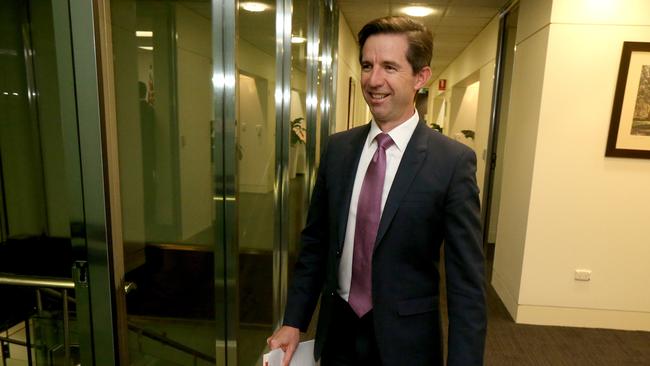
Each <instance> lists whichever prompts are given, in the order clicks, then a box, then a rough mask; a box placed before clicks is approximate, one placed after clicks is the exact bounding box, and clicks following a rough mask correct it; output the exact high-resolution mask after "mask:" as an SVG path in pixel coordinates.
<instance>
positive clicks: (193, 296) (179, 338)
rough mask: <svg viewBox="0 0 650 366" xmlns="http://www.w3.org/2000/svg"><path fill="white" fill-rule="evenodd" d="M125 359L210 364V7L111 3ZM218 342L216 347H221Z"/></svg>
mask: <svg viewBox="0 0 650 366" xmlns="http://www.w3.org/2000/svg"><path fill="white" fill-rule="evenodd" d="M111 19H112V39H113V54H114V70H115V74H114V80H115V95H116V111H117V137H118V151H119V166H120V190H121V204H122V226H123V242H124V252H123V253H122V255H123V260H124V268H125V279H126V281H127V282H132V283H134V284H135V286H134V287H133V288H135V289H134V290H133V291H130V292H128V294H127V295H126V305H127V314H126V318H127V320H126V321H127V322H128V328H129V333H128V335H127V337H128V345H129V360H130V361H129V362H130V364H139V363H146V362H165V364H179V365H187V364H198V365H202V364H206V365H207V364H212V365H214V364H215V362H216V361H215V360H216V357H215V352H220V350H219V349H217V350H216V351H215V343H216V342H215V340H216V339H217V329H222V328H223V326H222V325H218V324H216V321H215V311H224V310H223V309H222V308H221V309H219V307H218V306H217V307H216V308H217V310H215V291H223V288H221V287H220V284H216V285H215V283H216V282H215V270H214V250H215V227H214V222H215V218H214V199H213V195H212V192H213V191H214V182H213V176H214V174H213V161H212V143H213V141H212V137H213V136H214V133H213V131H212V120H213V117H212V116H213V115H214V107H213V92H212V81H211V80H212V40H211V31H212V28H211V22H212V6H211V3H210V2H208V1H134V0H123V1H114V2H111ZM221 351H223V350H221Z"/></svg>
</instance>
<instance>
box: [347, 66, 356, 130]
mask: <svg viewBox="0 0 650 366" xmlns="http://www.w3.org/2000/svg"><path fill="white" fill-rule="evenodd" d="M355 94H356V82H355V80H354V79H353V78H352V77H351V76H350V78H349V79H348V121H347V127H348V130H349V129H350V128H352V127H354V110H355V107H356V106H355V104H356V103H355V102H356V95H355Z"/></svg>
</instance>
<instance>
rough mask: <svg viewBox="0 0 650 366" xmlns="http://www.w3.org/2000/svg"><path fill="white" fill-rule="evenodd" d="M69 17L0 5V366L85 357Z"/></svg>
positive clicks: (62, 6) (37, 4)
mask: <svg viewBox="0 0 650 366" xmlns="http://www.w3.org/2000/svg"><path fill="white" fill-rule="evenodd" d="M69 10H70V9H69V7H68V3H67V2H65V1H54V0H51V1H21V0H7V1H2V2H0V75H1V76H0V196H1V197H0V221H1V222H2V223H1V225H0V272H2V273H0V277H1V278H2V280H0V344H1V345H2V350H3V352H2V354H1V355H0V357H2V361H3V364H12V362H14V364H27V363H31V362H34V363H35V364H37V365H38V364H41V365H45V364H53V363H54V362H58V363H57V364H67V365H70V364H73V363H74V364H78V363H79V362H81V360H82V354H83V355H84V357H85V359H86V360H88V359H89V358H88V357H92V349H91V347H92V345H91V343H90V342H89V341H88V340H89V339H90V330H89V326H90V324H89V322H90V318H89V316H90V313H89V308H88V302H87V301H85V300H87V299H88V291H87V290H88V287H87V286H84V288H83V289H81V288H79V287H77V289H76V290H74V288H75V284H74V282H73V279H72V269H73V263H74V262H75V261H79V260H81V261H83V260H85V259H86V240H85V232H86V230H85V220H84V208H83V193H82V189H83V188H82V175H81V170H80V141H79V137H78V122H77V115H76V108H77V105H76V100H75V82H76V81H75V79H74V70H73V65H74V62H73V52H72V50H73V47H72V44H71V39H72V37H71V28H70V27H71V25H70V24H71V18H70V16H69V14H70V11H69ZM86 31H88V30H86ZM90 31H92V30H90ZM84 268H86V267H84ZM84 273H85V272H84ZM53 278H54V280H53ZM86 284H87V283H86Z"/></svg>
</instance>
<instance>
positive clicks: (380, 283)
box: [284, 122, 487, 366]
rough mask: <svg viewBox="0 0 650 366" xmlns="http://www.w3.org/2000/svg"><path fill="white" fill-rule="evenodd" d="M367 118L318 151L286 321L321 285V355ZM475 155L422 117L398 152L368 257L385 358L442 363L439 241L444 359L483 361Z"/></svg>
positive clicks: (311, 302)
mask: <svg viewBox="0 0 650 366" xmlns="http://www.w3.org/2000/svg"><path fill="white" fill-rule="evenodd" d="M369 130H370V125H369V124H367V125H365V126H361V127H358V128H354V129H352V130H349V131H346V132H342V133H338V134H335V135H332V136H331V137H330V139H329V142H328V146H327V151H326V152H325V153H324V154H323V156H322V157H321V163H320V167H319V170H318V177H317V180H316V184H315V187H314V192H313V195H312V199H311V204H310V208H309V213H308V217H307V224H306V226H305V229H304V230H303V232H302V250H301V252H300V256H299V258H298V262H297V264H296V267H295V271H294V278H293V282H292V285H291V287H290V289H289V293H288V298H287V306H286V310H285V318H284V324H285V325H291V326H294V327H297V328H300V329H301V330H302V331H305V330H306V329H307V327H308V325H309V322H310V319H311V316H312V313H313V311H314V308H315V306H316V303H317V302H318V298H319V295H320V294H321V293H322V299H321V307H320V315H319V321H318V330H317V334H316V346H315V350H314V356H315V357H316V359H318V358H320V354H321V351H322V349H323V344H324V340H325V339H326V337H327V333H328V325H329V323H330V319H331V315H332V314H331V312H332V304H333V302H332V300H334V299H335V298H334V296H338V294H337V286H338V280H337V276H338V266H339V261H340V257H341V252H342V247H343V241H344V237H345V229H346V225H347V218H348V209H349V206H350V199H351V195H352V186H353V184H354V177H355V173H356V169H357V165H358V162H359V157H360V155H361V151H362V146H363V143H364V142H365V140H366V137H367V135H368V131H369ZM475 170H476V155H475V154H474V152H473V151H472V150H471V149H469V148H468V147H466V146H465V145H463V144H460V143H458V142H456V141H453V140H451V139H449V138H447V137H445V136H443V135H442V134H440V133H438V132H436V131H434V130H432V129H430V128H428V127H427V126H426V125H425V124H424V123H423V122H419V123H418V126H417V127H416V129H415V132H414V133H413V136H412V137H411V140H410V141H409V144H408V146H407V147H406V150H405V152H404V155H403V157H402V161H401V163H400V165H399V168H398V170H397V173H396V175H395V180H394V181H393V185H392V186H391V189H390V192H389V194H388V198H387V201H386V204H385V206H384V211H383V213H382V217H381V222H380V224H379V231H378V234H377V240H376V242H375V250H374V253H373V259H372V260H373V261H372V298H373V314H374V315H373V316H374V323H375V334H376V338H377V344H378V346H379V350H380V357H381V360H382V363H383V365H385V366H393V365H409V366H411V365H423V366H424V365H426V366H431V365H441V364H442V363H443V361H442V358H443V354H442V352H443V351H442V335H441V321H440V310H439V291H440V285H439V283H440V271H439V259H440V247H441V244H442V242H443V241H444V242H445V248H444V259H445V272H446V285H447V306H448V313H449V346H448V365H462V366H469V365H481V364H482V363H483V349H484V343H485V332H486V322H487V321H486V307H485V289H484V259H483V253H482V240H481V229H480V213H479V199H478V188H477V186H476V179H475Z"/></svg>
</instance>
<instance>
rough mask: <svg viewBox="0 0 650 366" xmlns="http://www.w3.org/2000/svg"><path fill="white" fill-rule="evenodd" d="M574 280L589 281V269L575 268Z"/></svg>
mask: <svg viewBox="0 0 650 366" xmlns="http://www.w3.org/2000/svg"><path fill="white" fill-rule="evenodd" d="M574 278H575V280H576V281H589V280H591V270H590V269H576V273H575V277H574Z"/></svg>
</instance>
